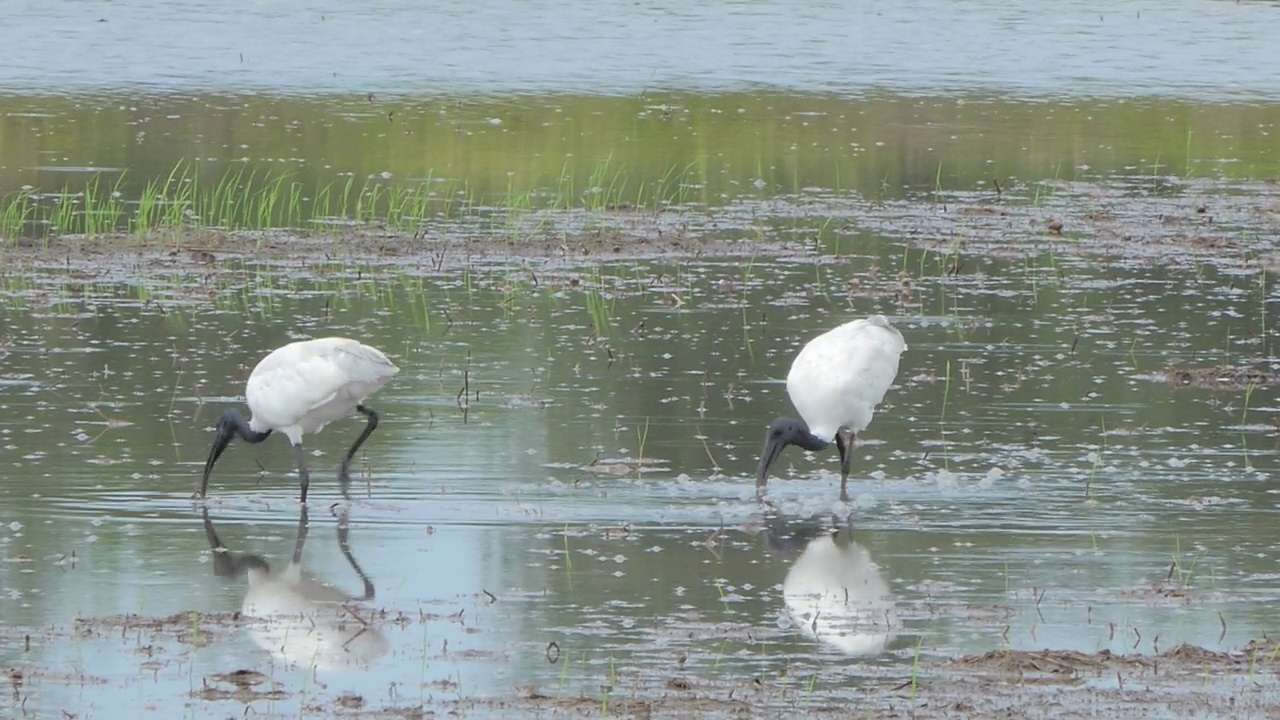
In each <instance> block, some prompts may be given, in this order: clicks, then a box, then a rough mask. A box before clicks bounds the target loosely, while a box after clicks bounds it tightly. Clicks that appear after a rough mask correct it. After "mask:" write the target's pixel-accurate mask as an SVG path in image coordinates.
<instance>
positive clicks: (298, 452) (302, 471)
mask: <svg viewBox="0 0 1280 720" xmlns="http://www.w3.org/2000/svg"><path fill="white" fill-rule="evenodd" d="M293 456H294V457H296V458H297V459H298V483H299V484H301V485H302V494H301V495H299V496H298V502H301V503H305V502H306V501H307V486H308V485H310V484H311V474H310V473H308V472H307V460H306V458H305V457H303V455H302V443H298V444H297V445H294V446H293Z"/></svg>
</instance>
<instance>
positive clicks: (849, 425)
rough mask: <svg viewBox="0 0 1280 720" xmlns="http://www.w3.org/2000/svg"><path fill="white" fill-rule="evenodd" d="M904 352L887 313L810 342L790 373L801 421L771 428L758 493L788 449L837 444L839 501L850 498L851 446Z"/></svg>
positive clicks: (780, 420)
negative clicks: (848, 486)
mask: <svg viewBox="0 0 1280 720" xmlns="http://www.w3.org/2000/svg"><path fill="white" fill-rule="evenodd" d="M906 349H907V344H906V342H905V341H903V339H902V334H901V333H899V332H898V329H897V328H895V327H894V326H893V325H892V324H891V323H890V322H889V320H888V319H887V318H885V316H883V315H873V316H871V317H869V318H866V319H865V320H854V321H852V322H848V323H845V324H844V325H841V326H839V327H836V328H833V329H831V330H828V331H827V332H825V333H823V334H821V335H819V336H818V337H816V338H814V339H813V340H810V341H809V343H808V344H807V345H805V346H804V347H803V348H802V349H801V350H800V354H798V355H796V359H795V360H794V361H793V362H792V363H791V371H790V372H789V373H787V394H788V395H790V396H791V404H792V405H794V406H795V408H796V410H797V411H798V412H799V413H800V417H801V418H802V421H798V420H795V419H794V418H788V417H780V418H778V419H777V420H774V421H773V424H771V425H770V426H769V431H768V433H767V434H766V436H765V444H764V452H763V453H762V454H761V456H760V465H759V468H758V470H757V473H756V492H757V494H760V495H763V494H764V488H765V486H766V485H767V484H768V482H769V468H770V467H771V466H772V465H773V462H774V461H775V460H777V459H778V456H779V455H780V454H781V453H782V449H783V448H784V447H786V446H787V445H798V446H800V447H802V448H804V449H805V450H812V451H818V450H825V449H826V448H827V447H829V446H830V445H831V442H832V441H833V440H834V441H835V444H836V448H837V449H838V450H839V451H840V498H841V499H842V500H848V497H849V496H848V492H847V489H846V488H847V485H848V482H849V460H850V458H851V456H852V455H853V442H854V440H855V439H856V436H857V434H858V433H860V432H862V431H863V430H865V429H866V428H867V426H868V425H870V424H871V418H872V416H873V415H874V414H875V409H876V405H878V404H880V402H881V401H882V400H884V396H885V393H886V392H888V390H889V386H890V385H892V384H893V380H894V378H895V377H897V374H898V358H899V357H900V356H901V355H902V353H903V351H904V350H906ZM846 436H847V437H846Z"/></svg>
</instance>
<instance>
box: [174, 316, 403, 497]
mask: <svg viewBox="0 0 1280 720" xmlns="http://www.w3.org/2000/svg"><path fill="white" fill-rule="evenodd" d="M398 372H400V368H398V367H396V366H395V364H393V363H392V362H391V361H390V360H388V359H387V356H386V355H383V354H382V352H381V351H379V350H376V349H374V348H371V347H369V346H368V345H363V344H361V343H359V342H357V341H355V340H350V339H347V338H342V337H327V338H318V339H315V340H303V341H300V342H294V343H289V344H288V345H285V346H283V347H279V348H276V349H275V350H273V351H272V352H271V354H270V355H267V356H266V357H264V358H263V359H262V361H261V362H259V363H258V366H257V367H255V368H254V369H253V372H252V373H250V374H249V381H248V382H247V383H246V384H245V388H244V398H245V401H246V402H247V403H248V405H249V410H251V411H252V412H253V416H252V417H251V418H250V419H249V421H248V422H245V420H244V418H242V417H241V416H240V413H238V412H236V411H235V410H228V411H226V413H224V414H223V415H222V417H221V418H220V419H219V420H218V434H217V436H216V437H215V438H214V440H213V448H212V449H210V450H209V459H208V460H206V461H205V464H204V477H203V478H202V479H201V481H200V489H199V490H198V491H196V494H195V496H196V497H204V496H205V492H206V491H207V490H208V488H209V473H210V472H212V471H213V464H214V463H216V462H217V461H218V456H219V455H221V454H222V451H223V450H226V449H227V444H228V443H230V442H231V438H232V437H234V436H236V435H239V436H240V439H241V440H244V441H245V442H249V443H260V442H262V441H263V440H266V439H267V438H268V437H270V436H271V433H272V432H273V431H276V430H279V431H280V432H281V433H283V434H284V436H285V437H287V438H289V442H290V443H291V444H292V445H293V453H294V456H295V457H296V458H297V460H298V480H299V482H300V483H301V485H302V492H301V495H300V497H299V501H300V502H304V503H305V502H306V501H307V484H308V482H309V475H308V472H307V463H306V461H305V460H304V459H303V454H302V436H303V435H310V434H312V433H317V432H320V430H321V429H322V428H323V427H324V426H325V425H328V424H329V423H331V422H333V421H334V420H337V419H339V418H342V417H345V416H348V415H350V414H352V413H353V412H358V413H360V414H362V415H364V416H366V417H368V418H369V421H368V424H366V425H365V428H364V432H362V433H360V437H359V438H357V439H356V442H355V444H354V445H352V446H351V449H350V450H348V451H347V455H346V457H345V458H344V459H343V461H342V468H341V470H340V472H339V477H340V479H341V480H342V482H343V483H344V487H345V483H346V482H348V480H349V479H350V475H349V471H350V465H351V459H352V458H353V457H355V454H356V451H358V450H359V449H360V446H361V445H362V444H364V441H365V440H367V439H368V438H369V435H370V434H372V433H373V431H374V429H375V428H377V427H378V413H377V412H375V411H374V410H373V409H372V408H369V407H366V406H365V405H364V401H365V399H366V398H368V397H369V396H370V395H372V394H373V393H375V392H377V391H378V389H379V388H381V387H382V386H383V385H385V384H386V383H387V381H388V380H390V379H391V378H392V377H393V376H394V375H395V374H396V373H398Z"/></svg>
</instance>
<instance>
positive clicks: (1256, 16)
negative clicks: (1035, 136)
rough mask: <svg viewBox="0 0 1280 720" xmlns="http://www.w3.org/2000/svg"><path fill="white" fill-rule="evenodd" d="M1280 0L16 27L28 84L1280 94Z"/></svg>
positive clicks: (773, 6)
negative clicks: (1278, 40)
mask: <svg viewBox="0 0 1280 720" xmlns="http://www.w3.org/2000/svg"><path fill="white" fill-rule="evenodd" d="M1277 12H1280V10H1278V9H1277V8H1276V5H1275V3H1272V2H1198V3H1174V4H1170V3H1162V2H1151V1H1149V0H1143V1H1134V0H1130V1H1129V2H1123V3H1119V4H1117V3H1108V2H1099V1H1097V0H1092V1H1089V2H1081V1H1076V2H1070V3H1049V2H1036V3H1030V4H1017V5H1011V4H1008V3H999V2H990V1H989V0H983V1H981V2H966V3H954V2H938V1H931V2H917V3H895V2H884V1H883V0H881V1H879V2H871V3H851V2H825V3H807V4H804V5H802V6H797V5H795V4H794V3H783V2H776V1H774V2H731V1H729V2H715V3H708V4H706V5H703V6H698V7H691V6H689V5H688V4H687V3H680V2H672V1H671V0H646V2H637V3H627V4H625V5H621V6H615V7H610V8H609V9H608V10H607V12H603V13H602V12H601V11H600V9H599V8H597V7H596V6H594V5H591V4H587V3H560V4H556V5H554V6H540V7H536V8H534V7H530V6H527V5H525V4H522V3H515V2H510V1H509V0H484V1H483V2H478V3H470V4H468V5H467V6H465V8H463V7H459V6H457V5H454V4H446V3H414V2H405V1H404V0H382V1H380V2H371V3H366V4H363V5H360V6H358V7H356V6H352V5H350V4H348V3H336V2H328V3H313V4H311V5H308V6H307V7H306V8H305V10H304V9H301V8H292V9H290V8H280V7H277V6H275V5H271V4H264V3H260V2H252V1H250V0H240V1H238V2H231V3H224V4H223V5H221V6H219V8H218V10H217V12H213V11H211V10H210V9H209V7H208V6H207V5H205V4H203V3H198V2H190V1H181V0H179V1H172V2H151V1H149V0H128V1H127V2H115V3H112V4H111V5H110V6H104V7H87V6H84V5H81V4H77V3H54V4H34V3H25V4H22V5H21V6H20V7H18V8H15V9H14V13H13V15H12V16H11V22H9V23H6V25H5V27H4V28H3V29H0V46H2V47H5V48H8V49H9V53H8V56H9V57H8V59H7V61H6V62H5V64H4V65H3V68H0V87H2V88H6V89H10V90H17V91H21V92H36V93H47V92H49V91H50V90H51V89H54V88H56V92H60V93H66V92H84V91H96V90H101V89H103V88H111V89H118V88H128V89H132V90H161V91H165V92H172V91H177V92H191V91H199V92H207V91H223V90H226V91H231V92H244V91H255V92H269V93H288V94H295V93H334V92H339V93H341V92H360V93H364V92H379V93H421V92H429V93H430V92H445V93H502V94H506V93H546V92H566V91H567V92H577V91H587V92H592V93H598V92H607V93H621V94H632V95H634V94H637V93H641V92H643V91H644V90H646V89H647V90H654V89H670V88H681V89H695V90H704V91H705V90H709V91H716V92H723V91H731V90H743V89H758V88H782V89H786V90H791V91H800V92H806V93H808V92H835V93H841V94H844V93H859V92H866V91H868V90H874V89H881V88H893V89H900V90H904V91H908V92H913V93H934V92H939V91H942V92H951V91H955V90H970V89H974V88H980V89H983V90H985V91H989V92H997V93H1016V94H1025V95H1039V96H1045V95H1048V96H1055V97H1061V96H1064V95H1073V96H1079V95H1089V96H1098V95H1110V96H1123V95H1129V94H1131V93H1133V92H1134V91H1137V92H1141V93H1144V94H1148V93H1149V94H1155V95H1182V96H1188V95H1190V96H1194V97H1198V98H1205V97H1215V98H1222V97H1255V98H1273V97H1274V96H1275V95H1276V93H1277V91H1280V80H1277V79H1276V78H1275V74H1274V73H1266V72H1258V68H1265V67H1269V66H1271V65H1273V64H1274V63H1275V60H1276V51H1275V49H1274V42H1273V35H1272V32H1271V28H1272V26H1274V24H1275V23H1276V21H1277Z"/></svg>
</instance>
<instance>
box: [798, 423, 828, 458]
mask: <svg viewBox="0 0 1280 720" xmlns="http://www.w3.org/2000/svg"><path fill="white" fill-rule="evenodd" d="M790 442H791V444H792V445H798V446H800V447H802V448H804V449H805V450H809V451H811V452H818V451H820V450H826V449H827V447H829V446H830V445H831V441H830V440H823V439H822V438H821V437H818V436H817V435H814V434H813V433H812V432H809V429H808V428H807V427H804V429H803V430H802V431H801V432H799V433H797V434H796V436H795V437H793V438H791V439H790Z"/></svg>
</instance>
